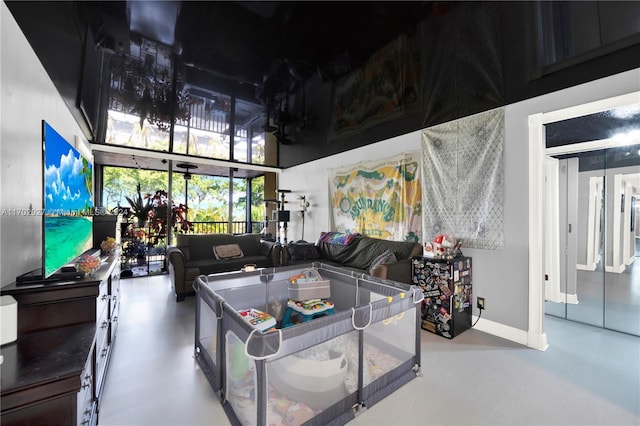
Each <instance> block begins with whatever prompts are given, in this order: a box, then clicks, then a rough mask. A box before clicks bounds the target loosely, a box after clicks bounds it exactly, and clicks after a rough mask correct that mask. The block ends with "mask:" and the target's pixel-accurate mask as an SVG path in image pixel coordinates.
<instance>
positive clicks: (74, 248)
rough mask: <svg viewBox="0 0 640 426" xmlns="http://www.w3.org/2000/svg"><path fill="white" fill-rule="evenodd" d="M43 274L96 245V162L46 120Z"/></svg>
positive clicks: (50, 273) (44, 136)
mask: <svg viewBox="0 0 640 426" xmlns="http://www.w3.org/2000/svg"><path fill="white" fill-rule="evenodd" d="M42 149H43V151H42V152H43V155H42V157H43V177H44V185H43V207H44V214H43V226H42V277H43V278H45V279H46V278H49V277H51V275H53V274H54V273H56V271H58V270H59V269H60V268H62V267H63V266H65V265H67V264H69V263H70V262H72V261H73V260H74V259H75V258H77V257H78V256H80V255H81V254H82V253H84V252H85V251H87V250H89V249H91V248H92V246H93V218H92V214H93V165H92V164H91V162H90V161H89V160H88V159H87V158H85V157H84V156H83V155H82V154H81V153H80V152H79V151H78V150H77V149H76V148H75V147H74V146H73V145H71V144H70V143H69V142H67V141H66V140H65V139H64V138H63V137H62V136H61V135H60V134H59V133H58V132H56V131H55V130H54V129H53V127H51V125H50V124H49V123H47V122H46V121H45V120H43V121H42Z"/></svg>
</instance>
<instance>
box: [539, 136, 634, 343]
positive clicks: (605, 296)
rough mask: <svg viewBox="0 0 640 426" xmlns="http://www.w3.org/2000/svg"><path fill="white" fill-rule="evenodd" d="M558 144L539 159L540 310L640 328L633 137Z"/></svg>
mask: <svg viewBox="0 0 640 426" xmlns="http://www.w3.org/2000/svg"><path fill="white" fill-rule="evenodd" d="M561 151H562V147H558V148H554V149H548V150H547V157H546V161H545V170H546V182H545V186H546V187H545V190H546V191H545V192H546V194H547V197H546V211H545V224H546V227H545V229H546V238H545V241H546V242H545V287H544V296H545V302H544V304H545V308H544V311H545V314H547V315H553V316H556V317H560V318H564V319H567V320H572V321H577V322H581V323H585V324H590V325H594V326H597V327H602V328H607V329H611V330H616V331H621V332H624V333H629V334H633V335H636V336H640V252H639V248H640V245H638V241H640V230H638V223H637V222H638V202H637V199H638V196H639V194H640V144H635V145H623V146H620V147H613V148H606V149H598V150H587V151H579V150H576V147H575V146H574V147H571V151H572V152H570V153H561ZM550 154H551V155H550Z"/></svg>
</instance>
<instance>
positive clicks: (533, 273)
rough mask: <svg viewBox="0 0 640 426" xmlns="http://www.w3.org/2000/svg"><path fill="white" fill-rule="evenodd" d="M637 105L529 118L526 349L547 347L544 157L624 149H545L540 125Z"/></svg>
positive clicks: (623, 100)
mask: <svg viewBox="0 0 640 426" xmlns="http://www.w3.org/2000/svg"><path fill="white" fill-rule="evenodd" d="M637 103H640V91H637V92H632V93H628V94H626V95H621V96H615V97H612V98H607V99H602V100H599V101H595V102H589V103H586V104H582V105H576V106H573V107H569V108H563V109H560V110H556V111H551V112H545V113H537V114H531V115H529V120H528V122H529V147H528V155H529V184H528V193H529V217H528V221H529V329H528V331H527V346H529V347H532V348H535V349H539V350H546V349H547V348H548V346H549V345H548V343H547V335H546V333H545V332H544V285H545V280H544V269H545V265H544V263H545V262H544V260H545V254H544V248H545V241H544V239H545V223H544V218H545V192H544V188H545V157H546V156H552V155H559V154H569V153H574V152H582V151H594V150H597V149H605V148H614V147H618V146H621V145H625V144H623V143H621V142H620V141H619V140H614V139H602V140H597V141H592V142H584V143H579V144H574V145H566V146H561V147H555V148H548V149H547V148H546V146H545V129H544V125H545V124H550V123H554V122H556V121H562V120H567V119H571V118H576V117H581V116H584V115H589V114H594V113H596V112H602V111H606V110H609V109H612V108H616V107H620V106H625V105H632V104H637ZM635 143H640V142H635Z"/></svg>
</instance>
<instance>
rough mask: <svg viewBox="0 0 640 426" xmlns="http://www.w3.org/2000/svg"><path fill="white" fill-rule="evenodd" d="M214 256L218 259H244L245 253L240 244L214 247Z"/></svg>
mask: <svg viewBox="0 0 640 426" xmlns="http://www.w3.org/2000/svg"><path fill="white" fill-rule="evenodd" d="M213 254H214V256H215V257H216V259H232V258H236V257H244V253H243V252H242V249H241V248H240V245H239V244H221V245H219V246H213Z"/></svg>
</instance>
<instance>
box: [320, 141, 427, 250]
mask: <svg viewBox="0 0 640 426" xmlns="http://www.w3.org/2000/svg"><path fill="white" fill-rule="evenodd" d="M329 195H330V198H331V200H330V203H331V211H332V218H331V219H332V222H333V229H334V230H335V231H338V232H345V233H349V232H358V233H360V234H363V235H367V236H369V237H374V238H381V239H385V240H395V241H417V242H419V241H421V240H422V219H421V217H422V188H421V185H420V152H419V151H414V152H409V153H405V154H401V155H398V156H395V157H392V158H388V159H384V160H378V161H371V162H363V163H358V164H355V165H349V166H344V167H340V168H337V169H331V170H329Z"/></svg>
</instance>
